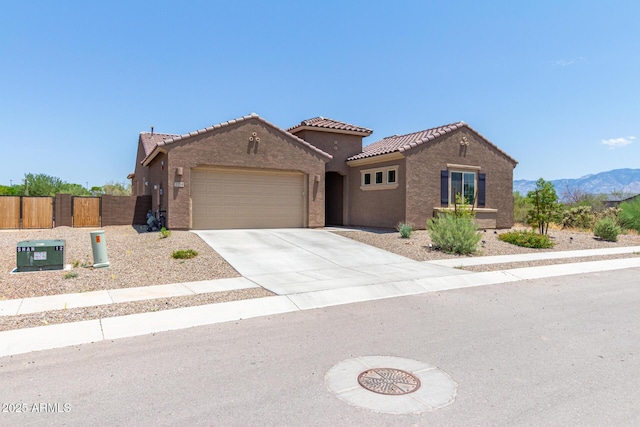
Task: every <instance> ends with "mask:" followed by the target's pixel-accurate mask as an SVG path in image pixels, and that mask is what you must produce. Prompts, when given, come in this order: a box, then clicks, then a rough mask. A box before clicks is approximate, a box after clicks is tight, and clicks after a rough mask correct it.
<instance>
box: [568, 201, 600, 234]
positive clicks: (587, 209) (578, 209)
mask: <svg viewBox="0 0 640 427" xmlns="http://www.w3.org/2000/svg"><path fill="white" fill-rule="evenodd" d="M594 222H595V215H594V214H593V212H592V210H591V206H575V207H572V208H570V209H568V210H566V211H564V212H563V213H562V220H561V222H560V225H562V228H582V229H591V227H593V223H594Z"/></svg>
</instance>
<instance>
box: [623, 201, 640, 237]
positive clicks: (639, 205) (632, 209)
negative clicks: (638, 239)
mask: <svg viewBox="0 0 640 427" xmlns="http://www.w3.org/2000/svg"><path fill="white" fill-rule="evenodd" d="M618 219H619V220H620V225H622V226H623V227H625V228H630V229H632V230H636V231H637V232H639V233H640V197H636V198H635V199H633V200H631V201H628V202H623V203H621V204H620V214H619V216H618Z"/></svg>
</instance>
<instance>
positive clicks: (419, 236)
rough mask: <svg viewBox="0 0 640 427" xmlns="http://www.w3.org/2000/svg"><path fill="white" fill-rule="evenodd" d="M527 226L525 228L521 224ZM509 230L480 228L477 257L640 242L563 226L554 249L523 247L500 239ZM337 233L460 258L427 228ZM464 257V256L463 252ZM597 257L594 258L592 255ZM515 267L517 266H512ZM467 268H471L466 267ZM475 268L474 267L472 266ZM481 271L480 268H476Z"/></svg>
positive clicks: (421, 255)
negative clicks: (437, 244)
mask: <svg viewBox="0 0 640 427" xmlns="http://www.w3.org/2000/svg"><path fill="white" fill-rule="evenodd" d="M518 229H523V228H518ZM507 231H509V230H490V229H489V230H480V232H481V233H482V241H481V243H479V244H478V250H477V252H476V253H475V254H473V255H470V256H473V257H478V256H494V255H513V254H524V253H539V252H558V251H574V250H581V249H603V248H614V247H623V246H640V236H638V234H635V233H629V234H623V235H620V236H619V237H618V241H617V242H607V241H604V240H601V239H598V238H595V237H594V235H593V233H590V232H584V231H576V230H559V229H550V230H549V237H550V238H551V240H552V241H553V242H554V243H555V245H554V247H553V248H552V249H530V248H522V247H519V246H515V245H512V244H510V243H505V242H503V241H501V240H499V239H498V236H499V235H500V234H502V233H506V232H507ZM334 233H336V234H339V235H341V236H345V237H348V238H350V239H353V240H357V241H359V242H362V243H366V244H367V245H371V246H375V247H378V248H380V249H384V250H386V251H389V252H393V253H396V254H398V255H402V256H405V257H407V258H411V259H414V260H416V261H431V260H438V259H450V258H460V257H461V256H460V255H451V254H447V253H444V252H440V251H437V250H430V249H429V244H431V243H432V242H431V238H430V237H429V232H428V231H426V230H417V231H414V232H413V234H412V235H411V238H409V239H403V238H401V237H400V233H399V232H397V231H395V230H389V229H373V228H369V229H363V230H350V229H341V230H336V231H334ZM629 256H634V255H626V256H623V257H627V258H628V257H629ZM463 257H464V256H463ZM606 258H619V257H618V256H613V257H606ZM597 259H605V257H598V258H597ZM579 261H584V259H582V258H575V259H564V260H562V261H561V262H562V263H570V262H579ZM591 261H593V259H591ZM545 263H546V264H555V263H557V261H553V260H550V261H545ZM533 265H544V264H540V263H537V264H533V263H530V262H527V263H517V266H518V267H530V266H533ZM482 267H484V268H486V269H485V270H482V271H488V270H503V269H504V268H503V267H501V266H500V265H497V264H494V265H487V266H482ZM511 268H514V267H511ZM465 269H467V268H466V267H465ZM469 269H471V268H469ZM476 271H477V270H476Z"/></svg>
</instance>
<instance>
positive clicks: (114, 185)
mask: <svg viewBox="0 0 640 427" xmlns="http://www.w3.org/2000/svg"><path fill="white" fill-rule="evenodd" d="M102 194H107V195H109V196H130V195H131V184H130V183H121V182H112V181H109V182H107V183H106V184H105V185H104V186H103V187H102Z"/></svg>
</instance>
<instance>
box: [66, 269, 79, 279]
mask: <svg viewBox="0 0 640 427" xmlns="http://www.w3.org/2000/svg"><path fill="white" fill-rule="evenodd" d="M76 277H78V273H77V272H75V271H69V272H68V273H66V274H65V275H64V278H65V279H75V278H76Z"/></svg>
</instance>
